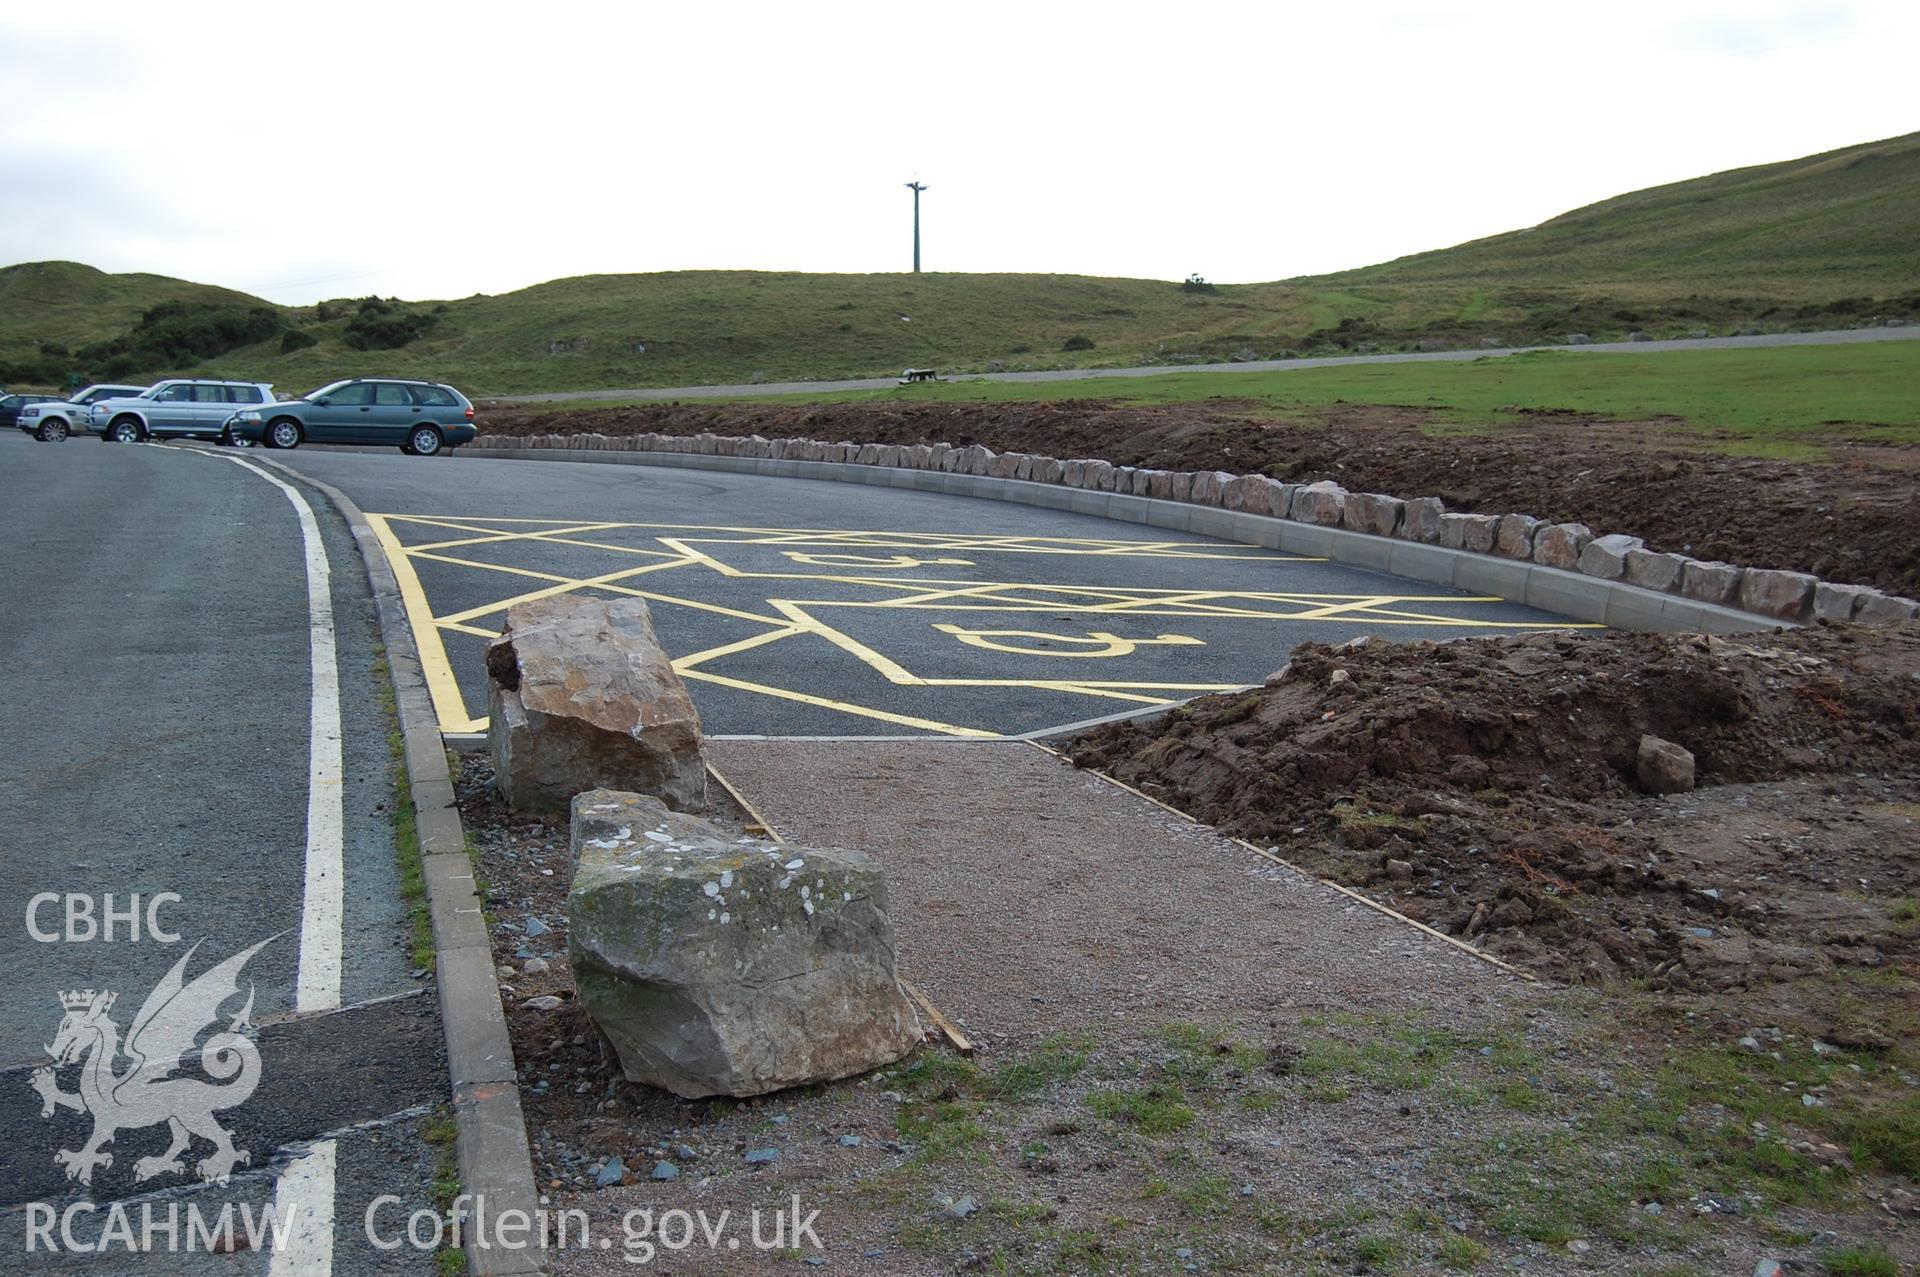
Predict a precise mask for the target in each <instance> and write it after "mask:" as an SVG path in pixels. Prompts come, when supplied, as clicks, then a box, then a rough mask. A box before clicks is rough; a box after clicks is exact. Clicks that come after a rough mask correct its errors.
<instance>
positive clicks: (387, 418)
mask: <svg viewBox="0 0 1920 1277" xmlns="http://www.w3.org/2000/svg"><path fill="white" fill-rule="evenodd" d="M227 428H228V430H229V431H230V432H231V433H232V434H233V436H234V437H236V438H239V439H246V440H258V441H259V442H261V443H264V444H266V445H267V447H269V448H297V447H299V446H300V445H301V444H303V443H354V444H374V445H380V444H387V445H391V446H393V447H397V448H399V449H400V451H402V452H404V453H407V454H408V455H410V456H416V457H431V456H434V455H436V454H438V453H440V452H442V451H444V450H445V449H448V448H457V447H459V446H460V445H461V444H464V443H471V442H472V441H473V437H474V434H475V433H476V432H475V430H474V428H473V404H472V403H471V402H469V401H468V399H467V397H466V396H465V395H463V394H461V393H460V392H459V391H457V390H455V389H454V388H453V387H452V386H447V385H442V384H440V383H439V382H432V381H400V380H394V379H389V378H384V377H380V378H374V377H354V378H352V379H350V380H347V381H336V382H334V383H333V384H332V385H330V386H322V387H320V389H318V390H316V391H314V392H313V393H311V394H308V395H304V396H302V397H301V398H299V399H288V400H282V401H280V402H278V403H270V404H267V405H265V406H264V407H261V408H253V409H247V410H245V411H242V412H237V413H235V414H233V416H232V418H231V419H230V420H229V421H228V422H227Z"/></svg>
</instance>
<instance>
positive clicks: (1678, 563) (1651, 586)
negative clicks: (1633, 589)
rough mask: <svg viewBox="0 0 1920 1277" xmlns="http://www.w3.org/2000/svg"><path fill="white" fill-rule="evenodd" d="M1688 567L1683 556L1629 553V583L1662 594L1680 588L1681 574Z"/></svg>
mask: <svg viewBox="0 0 1920 1277" xmlns="http://www.w3.org/2000/svg"><path fill="white" fill-rule="evenodd" d="M1686 566H1687V559H1686V556H1685V555H1683V554H1658V553H1655V552H1654V551H1652V550H1628V551H1627V583H1628V584H1629V585H1637V586H1639V587H1640V588H1641V589H1643V590H1658V591H1660V592H1661V593H1662V594H1665V593H1668V592H1669V591H1672V590H1677V589H1679V588H1680V574H1681V572H1682V571H1683V570H1685V568H1686Z"/></svg>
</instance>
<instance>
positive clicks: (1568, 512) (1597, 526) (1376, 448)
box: [486, 399, 1920, 596]
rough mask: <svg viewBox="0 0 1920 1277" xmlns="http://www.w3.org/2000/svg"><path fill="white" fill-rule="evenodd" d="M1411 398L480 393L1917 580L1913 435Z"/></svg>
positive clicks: (577, 427)
mask: <svg viewBox="0 0 1920 1277" xmlns="http://www.w3.org/2000/svg"><path fill="white" fill-rule="evenodd" d="M1431 425H1432V422H1431V418H1430V414H1428V413H1427V412H1425V411H1424V410H1422V409H1419V408H1396V407H1377V406H1358V405H1356V406H1344V407H1339V408H1335V409H1333V410H1331V411H1329V412H1328V413H1326V414H1325V415H1324V417H1315V418H1312V419H1304V418H1303V419H1300V420H1295V421H1275V420H1272V419H1270V418H1264V417H1260V416H1256V415H1255V414H1254V413H1253V411H1252V407H1251V405H1248V404H1246V403H1245V402H1244V401H1235V400H1226V399H1216V400H1208V401H1205V402H1202V403H1195V404H1175V405H1158V406H1135V405H1124V404H1116V403H1112V402H1108V401H1103V400H1066V401H1059V402H1052V403H980V404H944V403H900V404H858V403H855V404H748V403H723V404H648V405H635V406H632V407H623V408H597V409H581V410H576V411H566V412H542V413H534V412H528V411H524V410H514V409H510V408H500V407H494V408H491V409H490V410H489V411H488V412H487V414H486V426H487V428H488V429H489V430H490V431H492V432H493V433H496V434H533V433H541V434H593V433H599V434H605V435H614V436H618V435H629V434H643V433H648V432H655V433H660V434H681V435H692V434H701V433H703V432H711V433H713V434H719V435H740V436H744V435H752V434H759V435H764V436H766V437H768V438H775V437H781V436H786V437H805V438H813V439H824V440H828V441H833V442H838V441H851V442H855V443H896V444H912V443H936V442H945V443H952V444H971V443H979V444H984V445H986V446H987V447H989V448H992V449H994V450H995V451H998V452H1031V453H1038V454H1042V455H1046V456H1053V457H1060V458H1071V457H1099V458H1103V459H1105V460H1107V461H1111V462H1113V463H1115V464H1116V465H1130V466H1154V467H1158V468H1162V469H1172V470H1227V471H1231V472H1234V473H1254V472H1264V473H1267V474H1271V475H1273V476H1275V477H1276V478H1281V479H1286V480H1288V481H1290V482H1311V481H1314V480H1319V479H1333V480H1336V481H1337V482H1339V483H1340V484H1342V485H1344V486H1345V487H1347V488H1349V489H1351V490H1354V491H1359V492H1387V493H1392V494H1393V495H1395V496H1402V497H1419V496H1438V497H1440V498H1442V499H1443V500H1445V501H1446V503H1447V505H1448V507H1449V508H1451V509H1455V510H1463V511H1481V512H1485V513H1492V514H1506V513H1525V514H1532V515H1536V516H1538V517H1540V518H1546V519H1554V520H1568V519H1571V520H1576V521H1579V522H1582V523H1585V524H1587V525H1588V526H1590V527H1592V528H1593V530H1594V531H1595V532H1602V533H1604V532H1625V533H1630V534H1632V535H1635V536H1640V537H1644V538H1645V539H1646V541H1647V543H1648V544H1649V545H1650V546H1652V547H1653V548H1655V549H1658V550H1672V551H1677V552H1680V553H1683V554H1691V555H1693V556H1694V557H1696V558H1702V559H1725V560H1727V561H1729V562H1734V563H1742V564H1746V565H1749V566H1753V567H1778V568H1792V569H1795V570H1798V571H1804V572H1812V573H1815V574H1816V575H1818V576H1821V577H1824V578H1826V579H1828V580H1833V581H1851V582H1858V583H1861V584H1866V585H1874V586H1878V587H1879V588H1881V589H1883V590H1889V591H1892V592H1894V593H1897V594H1903V595H1909V596H1911V595H1914V594H1916V593H1920V539H1917V538H1915V537H1914V535H1913V529H1914V528H1916V527H1920V448H1903V447H1897V446H1884V445H1883V446H1874V447H1864V446H1856V445H1852V444H1849V443H1848V442H1847V441H1846V433H1845V429H1844V427H1842V426H1836V427H1834V431H1833V435H1832V439H1831V441H1830V446H1829V449H1828V452H1829V455H1830V456H1831V458H1832V460H1831V461H1829V462H1826V463H1804V462H1784V461H1773V460H1762V459H1756V458H1741V457H1730V456H1724V455H1720V454H1717V453H1713V452H1708V451H1704V450H1703V446H1704V445H1705V444H1706V443H1708V442H1709V440H1707V439H1706V438H1704V437H1703V436H1701V435H1700V434H1698V433H1692V432H1686V431H1684V430H1683V429H1682V428H1681V427H1680V423H1677V422H1673V421H1644V422H1621V421H1613V420H1608V419H1603V418H1592V417H1584V416H1581V415H1579V414H1576V413H1550V412H1543V413H1536V414H1532V415H1531V416H1530V418H1529V420H1528V421H1527V422H1526V423H1525V424H1523V425H1519V426H1511V427H1502V428H1501V429H1500V430H1498V431H1497V432H1494V433H1488V434H1446V435H1436V434H1432V433H1427V432H1425V431H1423V429H1422V427H1431Z"/></svg>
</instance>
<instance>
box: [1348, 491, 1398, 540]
mask: <svg viewBox="0 0 1920 1277" xmlns="http://www.w3.org/2000/svg"><path fill="white" fill-rule="evenodd" d="M1405 508H1406V503H1405V502H1404V501H1402V500H1400V498H1399V497H1389V496H1385V495H1383V494H1381V493H1378V492H1349V493H1348V494H1347V508H1346V510H1345V512H1344V513H1343V514H1342V516H1341V517H1342V520H1343V521H1344V522H1345V524H1346V526H1347V527H1349V528H1351V529H1352V530H1353V531H1355V532H1367V533H1371V534H1372V535H1374V536H1377V537H1390V536H1392V535H1393V534H1394V530H1395V529H1397V528H1398V527H1399V526H1400V514H1401V512H1402V511H1403V510H1404V509H1405Z"/></svg>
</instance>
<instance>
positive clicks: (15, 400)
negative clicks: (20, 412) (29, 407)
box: [0, 395, 20, 408]
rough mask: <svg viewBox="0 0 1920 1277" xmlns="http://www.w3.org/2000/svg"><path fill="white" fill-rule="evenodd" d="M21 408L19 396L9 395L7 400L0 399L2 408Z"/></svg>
mask: <svg viewBox="0 0 1920 1277" xmlns="http://www.w3.org/2000/svg"><path fill="white" fill-rule="evenodd" d="M19 406H20V396H19V395H8V396H7V397H6V398H5V399H0V408H18V407H19Z"/></svg>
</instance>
